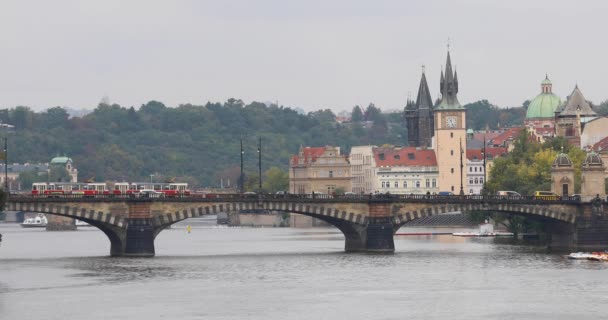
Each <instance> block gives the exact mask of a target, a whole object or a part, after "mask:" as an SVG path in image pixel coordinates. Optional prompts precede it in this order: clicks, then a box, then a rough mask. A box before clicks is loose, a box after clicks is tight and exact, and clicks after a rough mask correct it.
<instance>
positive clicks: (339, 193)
mask: <svg viewBox="0 0 608 320" xmlns="http://www.w3.org/2000/svg"><path fill="white" fill-rule="evenodd" d="M334 193H335V194H336V195H338V196H341V195H344V188H343V187H337V188H336V189H334Z"/></svg>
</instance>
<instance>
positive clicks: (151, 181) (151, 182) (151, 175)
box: [150, 174, 154, 183]
mask: <svg viewBox="0 0 608 320" xmlns="http://www.w3.org/2000/svg"><path fill="white" fill-rule="evenodd" d="M152 177H154V175H153V174H151V175H150V183H152Z"/></svg>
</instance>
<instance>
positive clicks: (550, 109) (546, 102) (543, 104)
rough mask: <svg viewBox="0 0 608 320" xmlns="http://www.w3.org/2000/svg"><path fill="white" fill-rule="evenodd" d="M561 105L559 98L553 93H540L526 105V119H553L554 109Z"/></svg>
mask: <svg viewBox="0 0 608 320" xmlns="http://www.w3.org/2000/svg"><path fill="white" fill-rule="evenodd" d="M561 103H562V101H561V100H560V98H559V97H558V96H556V95H555V94H553V93H541V94H539V95H537V96H536V97H535V98H534V99H532V101H530V104H529V105H528V111H527V112H526V119H532V118H554V117H555V109H557V107H558V106H559V105H560V104H561Z"/></svg>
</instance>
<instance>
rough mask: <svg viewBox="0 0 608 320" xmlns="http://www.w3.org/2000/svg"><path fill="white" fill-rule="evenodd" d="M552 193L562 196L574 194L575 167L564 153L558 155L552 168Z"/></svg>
mask: <svg viewBox="0 0 608 320" xmlns="http://www.w3.org/2000/svg"><path fill="white" fill-rule="evenodd" d="M551 191H552V192H555V193H556V194H559V195H562V196H568V195H571V194H573V193H574V166H573V165H572V160H570V158H569V157H568V155H567V154H565V153H563V152H562V153H560V154H558V155H557V157H556V158H555V160H554V161H553V165H552V166H551Z"/></svg>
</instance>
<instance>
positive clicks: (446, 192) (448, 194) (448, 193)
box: [437, 191, 454, 196]
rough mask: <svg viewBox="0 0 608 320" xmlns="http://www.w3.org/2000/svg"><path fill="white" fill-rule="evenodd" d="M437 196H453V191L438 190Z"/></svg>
mask: <svg viewBox="0 0 608 320" xmlns="http://www.w3.org/2000/svg"><path fill="white" fill-rule="evenodd" d="M437 195H438V196H453V195H454V192H452V191H439V193H437Z"/></svg>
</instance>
